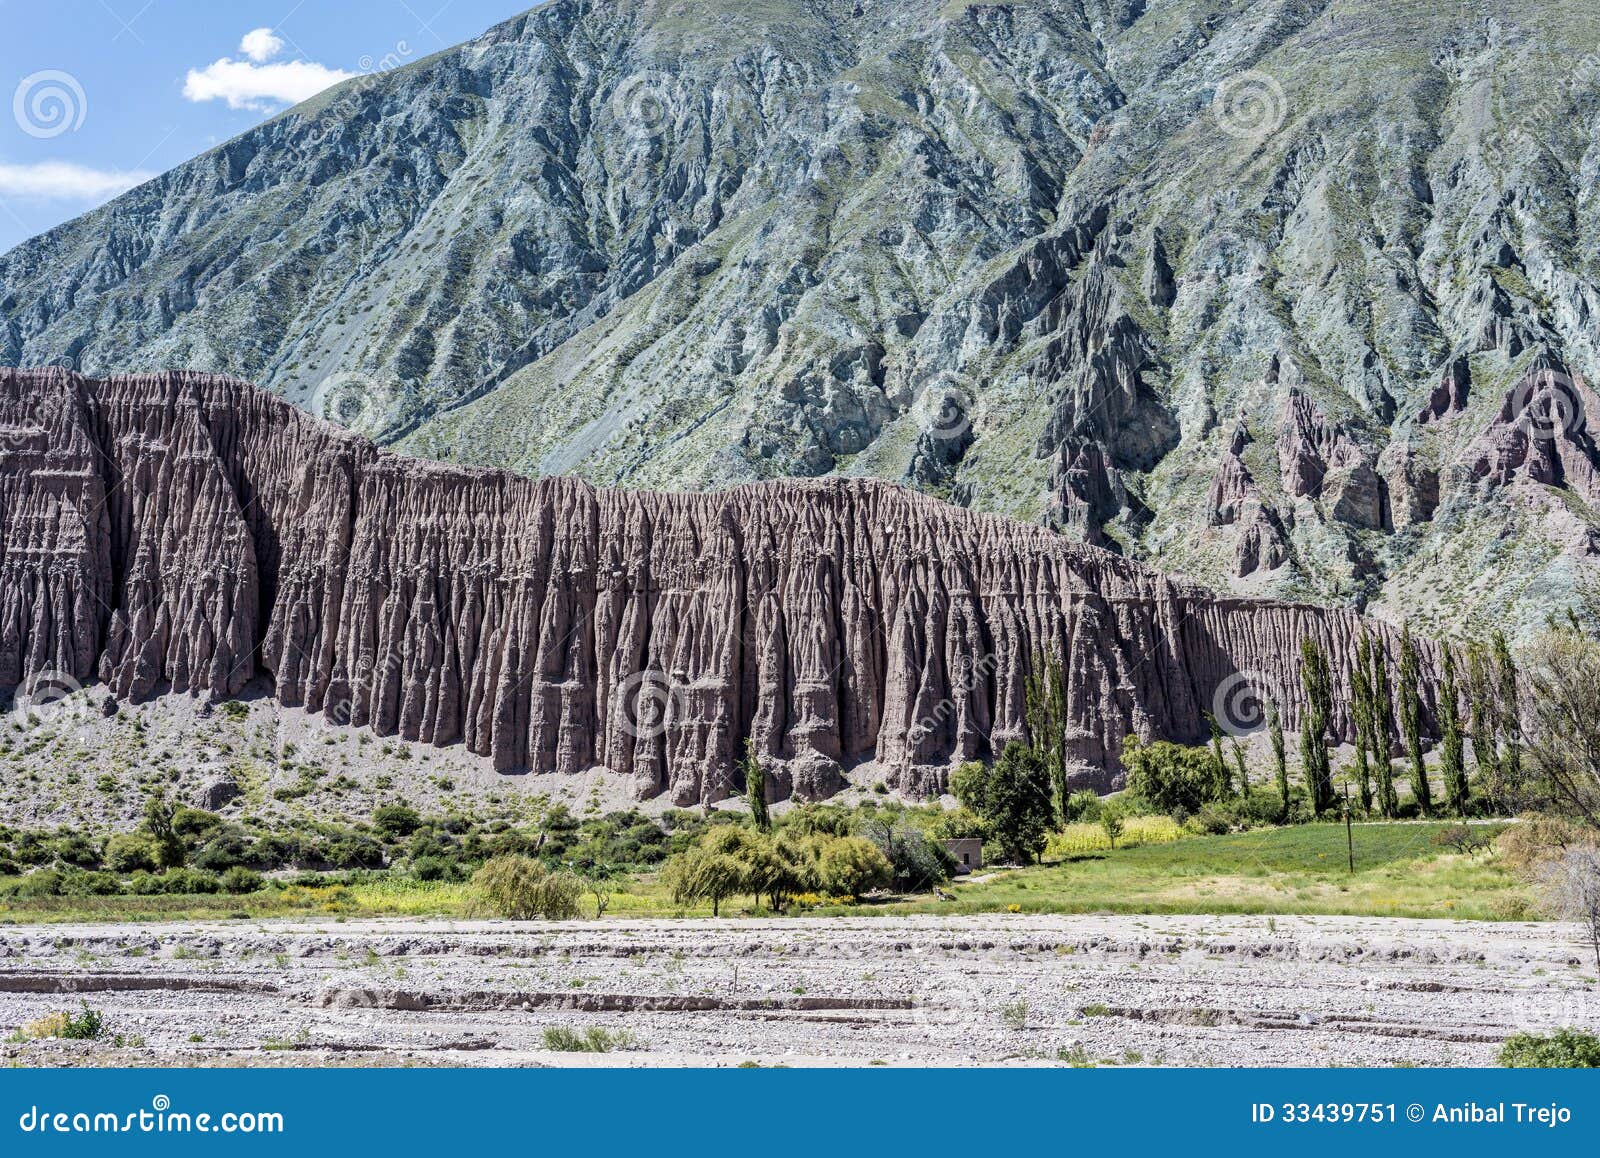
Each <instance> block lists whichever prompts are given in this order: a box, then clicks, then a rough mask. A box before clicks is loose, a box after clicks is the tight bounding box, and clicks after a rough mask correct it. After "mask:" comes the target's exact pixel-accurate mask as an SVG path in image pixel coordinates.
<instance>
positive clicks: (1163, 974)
mask: <svg viewBox="0 0 1600 1158" xmlns="http://www.w3.org/2000/svg"><path fill="white" fill-rule="evenodd" d="M1593 978H1594V969H1593V962H1592V961H1591V960H1589V959H1588V958H1586V957H1585V956H1584V955H1583V952H1582V950H1581V948H1580V947H1579V946H1578V944H1577V941H1576V937H1575V930H1574V929H1572V928H1569V927H1565V926H1559V925H1548V924H1475V923H1471V922H1446V921H1407V920H1384V919H1375V918H1339V917H1278V918H1267V917H1124V916H1117V917H1113V916H1085V917H1043V916H1040V917H1032V916H1006V915H992V916H980V917H951V918H938V917H915V918H893V919H815V920H779V921H754V920H723V921H608V922H605V923H600V924H596V923H592V922H573V923H565V924H511V923H498V922H442V921H428V922H417V921H409V922H408V921H401V920H392V921H391V920H385V921H361V922H348V923H341V922H337V921H333V920H329V921H326V922H309V923H308V922H302V921H295V922H267V923H259V924H257V923H249V924H246V923H244V922H231V923H228V922H218V923H212V924H187V925H84V926H60V925H55V926H36V927H27V926H11V927H7V928H5V929H4V930H3V931H0V1032H3V1031H9V1030H10V1029H11V1028H13V1027H17V1026H20V1025H22V1024H23V1023H25V1022H27V1021H30V1020H32V1019H34V1018H38V1017H41V1016H43V1015H44V1014H46V1013H49V1012H51V1011H53V1010H64V1009H76V1008H77V1007H78V1002H79V1000H80V999H82V1000H86V1001H87V1002H88V1003H89V1004H90V1006H91V1007H93V1008H95V1009H97V1010H100V1011H101V1012H102V1013H103V1014H104V1017H105V1022H106V1037H104V1038H102V1039H101V1040H99V1041H94V1042H61V1041H45V1042H36V1041H29V1042H10V1043H8V1044H6V1045H5V1046H4V1047H0V1048H3V1050H4V1052H5V1054H6V1056H7V1057H8V1058H9V1059H10V1060H11V1061H13V1062H21V1063H23V1064H29V1065H52V1064H161V1065H207V1064H239V1063H241V1062H243V1063H249V1064H288V1065H306V1064H328V1063H330V1062H333V1063H352V1064H392V1063H395V1062H401V1061H413V1062H421V1063H424V1064H427V1063H436V1064H451V1065H461V1064H485V1065H510V1064H562V1065H572V1064H591V1065H592V1064H623V1065H652V1064H670V1065H678V1064H695V1065H700V1064H705V1065H737V1064H739V1063H741V1062H747V1061H758V1062H761V1063H763V1064H776V1063H782V1064H789V1065H815V1064H821V1065H839V1064H867V1063H869V1062H882V1063H887V1064H891V1065H894V1064H912V1065H939V1064H974V1063H981V1064H1002V1063H1006V1064H1029V1063H1053V1064H1059V1063H1060V1062H1061V1061H1063V1060H1080V1061H1091V1062H1097V1063H1102V1064H1104V1063H1105V1062H1116V1063H1118V1064H1166V1065H1243V1066H1261V1065H1331V1064H1335V1063H1337V1064H1353V1065H1390V1064H1397V1063H1415V1064H1424V1065H1482V1064H1492V1063H1493V1060H1494V1056H1495V1053H1496V1050H1497V1047H1498V1043H1499V1042H1500V1041H1501V1040H1502V1039H1503V1038H1504V1037H1505V1036H1506V1035H1507V1034H1508V1033H1511V1032H1514V1031H1516V1030H1517V1029H1520V1028H1548V1027H1550V1026H1553V1025H1557V1024H1582V1025H1587V1026H1588V1027H1590V1028H1595V1027H1596V1025H1597V1023H1600V986H1597V985H1596V984H1595V982H1594V980H1593ZM596 1026H597V1027H601V1028H603V1029H605V1030H607V1031H608V1032H611V1033H623V1032H625V1033H627V1034H629V1035H631V1036H632V1038H633V1039H634V1044H633V1046H632V1048H629V1049H626V1050H624V1051H622V1052H617V1053H608V1054H589V1053H561V1052H552V1051H549V1050H547V1049H546V1048H545V1039H544V1031H545V1030H546V1029H547V1028H549V1027H562V1028H567V1029H572V1030H575V1031H578V1032H580V1033H581V1032H583V1031H585V1030H587V1029H588V1028H590V1027H596ZM117 1037H120V1041H121V1044H120V1045H118V1044H117V1043H116V1038H117Z"/></svg>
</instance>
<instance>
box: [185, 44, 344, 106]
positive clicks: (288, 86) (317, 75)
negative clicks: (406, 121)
mask: <svg viewBox="0 0 1600 1158" xmlns="http://www.w3.org/2000/svg"><path fill="white" fill-rule="evenodd" d="M355 75H356V74H355V73H353V72H344V71H342V70H341V69H337V68H327V67H324V66H323V65H320V64H314V63H312V62H310V61H306V60H286V61H280V62H278V63H276V64H252V63H251V62H250V61H248V60H229V59H227V58H226V57H225V58H223V59H222V60H218V61H215V62H213V63H212V64H208V65H206V67H204V68H198V69H197V68H191V69H190V70H189V75H188V76H187V77H185V78H184V82H183V95H184V96H185V97H187V98H188V99H189V100H192V101H194V102H195V103H197V104H198V103H200V102H202V101H217V100H220V101H227V102H228V107H229V108H230V109H254V110H255V111H257V112H266V111H268V110H269V109H270V108H271V107H272V106H273V105H275V104H291V105H293V104H299V103H300V102H301V101H303V100H308V99H310V98H311V97H314V96H316V95H317V94H318V93H319V92H321V91H322V90H323V89H325V88H331V87H332V86H333V85H336V84H338V83H339V82H340V81H342V80H349V79H350V78H351V77H353V76H355Z"/></svg>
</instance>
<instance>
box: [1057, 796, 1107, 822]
mask: <svg viewBox="0 0 1600 1158" xmlns="http://www.w3.org/2000/svg"><path fill="white" fill-rule="evenodd" d="M1100 808H1101V804H1100V797H1099V796H1098V795H1097V794H1096V793H1094V792H1091V791H1090V790H1089V789H1087V788H1085V789H1084V790H1083V791H1081V792H1074V793H1073V794H1072V795H1071V796H1069V797H1067V805H1066V810H1065V815H1064V816H1063V817H1062V819H1063V820H1064V821H1065V822H1066V823H1067V824H1076V823H1078V822H1079V821H1087V822H1088V823H1090V824H1095V823H1097V822H1098V821H1099V820H1100Z"/></svg>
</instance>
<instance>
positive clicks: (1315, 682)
mask: <svg viewBox="0 0 1600 1158" xmlns="http://www.w3.org/2000/svg"><path fill="white" fill-rule="evenodd" d="M1300 682H1301V683H1302V684H1303V685H1304V686H1305V691H1306V701H1307V704H1306V714H1305V716H1304V717H1303V718H1302V720H1301V724H1300V765H1301V768H1302V769H1303V770H1304V772H1305V778H1306V790H1307V791H1308V792H1309V793H1310V794H1311V811H1312V812H1313V813H1314V814H1315V815H1317V816H1321V815H1322V814H1323V812H1325V811H1326V810H1327V809H1328V808H1330V807H1332V805H1333V802H1334V801H1333V769H1332V767H1331V766H1330V765H1329V762H1328V745H1327V735H1328V717H1329V715H1330V714H1331V713H1332V708H1333V687H1332V679H1331V677H1330V675H1329V673H1328V657H1327V656H1325V655H1323V654H1322V649H1321V648H1320V647H1318V646H1317V644H1316V642H1315V641H1314V640H1313V639H1312V638H1311V637H1310V636H1309V635H1308V636H1303V637H1302V638H1301V640H1300Z"/></svg>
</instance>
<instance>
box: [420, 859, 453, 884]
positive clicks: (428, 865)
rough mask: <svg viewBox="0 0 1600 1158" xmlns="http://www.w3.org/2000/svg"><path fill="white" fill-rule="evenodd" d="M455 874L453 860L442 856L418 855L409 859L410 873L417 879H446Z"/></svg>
mask: <svg viewBox="0 0 1600 1158" xmlns="http://www.w3.org/2000/svg"><path fill="white" fill-rule="evenodd" d="M455 874H456V866H455V862H454V861H449V860H446V859H445V858H444V857H442V856H419V857H415V858H413V859H412V861H411V875H412V876H413V877H415V878H416V879H417V880H419V881H447V880H451V879H452V878H454V877H455Z"/></svg>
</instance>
